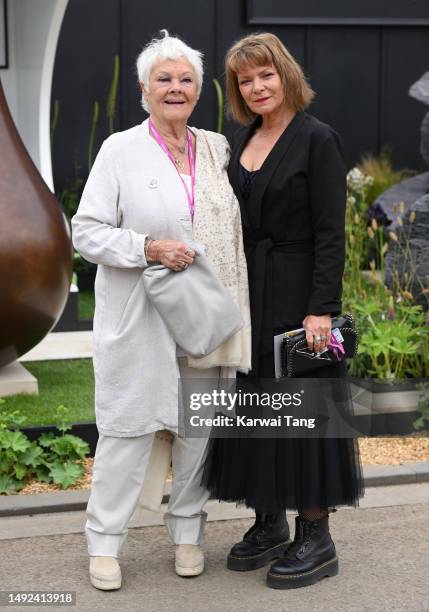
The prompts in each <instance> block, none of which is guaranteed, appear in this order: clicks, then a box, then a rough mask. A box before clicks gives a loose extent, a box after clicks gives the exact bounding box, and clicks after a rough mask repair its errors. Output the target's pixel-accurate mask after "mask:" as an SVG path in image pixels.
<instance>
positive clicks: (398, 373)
mask: <svg viewBox="0 0 429 612" xmlns="http://www.w3.org/2000/svg"><path fill="white" fill-rule="evenodd" d="M398 176H401V175H397V177H398ZM347 178H348V197H347V209H346V264H345V272H344V285H343V287H344V291H343V304H344V311H346V312H352V313H353V315H354V317H355V320H356V326H357V329H358V331H359V334H360V342H359V350H358V354H357V355H356V357H355V358H354V359H353V360H351V361H350V362H349V372H350V374H352V375H353V376H362V377H367V376H373V377H376V378H379V379H400V378H409V377H416V378H425V377H427V376H428V375H429V325H428V323H429V319H428V315H427V314H426V312H425V311H424V309H423V308H422V306H421V305H418V304H416V303H415V296H413V295H412V293H411V292H410V287H411V286H412V285H413V282H414V278H413V275H412V267H409V269H410V270H411V273H410V274H408V276H404V275H401V274H397V275H395V274H394V277H395V278H396V281H395V282H394V283H393V286H392V288H387V287H386V286H385V285H384V282H383V281H384V257H385V255H386V253H387V251H388V249H389V248H391V247H392V244H395V245H396V244H397V242H398V237H397V235H396V234H395V233H393V232H390V233H389V235H386V232H385V231H384V228H383V227H382V226H381V225H379V224H378V223H377V221H376V219H375V218H373V219H372V220H371V222H370V223H369V221H368V215H367V210H368V206H369V199H370V198H369V190H370V189H371V188H372V186H373V179H372V177H370V176H367V175H365V174H363V173H362V172H361V171H360V170H359V169H358V168H354V169H353V170H352V171H350V172H349V174H348V177H347ZM398 206H399V211H398V212H399V213H403V212H404V210H403V204H402V207H401V205H398ZM409 220H410V224H411V223H412V222H413V219H412V218H411V215H410V219H409ZM399 227H401V224H399ZM402 238H403V239H404V244H405V247H404V253H402V257H400V258H398V261H397V262H396V261H395V266H397V267H398V269H399V266H400V265H402V263H403V262H404V261H405V260H406V257H407V252H409V251H410V249H409V240H410V232H408V235H406V236H405V235H404V236H402ZM370 252H372V253H375V255H376V260H377V262H378V265H379V269H377V268H376V260H375V259H373V260H371V261H370V271H369V273H366V274H365V275H364V274H363V273H362V267H363V266H364V265H365V261H367V260H368V253H370Z"/></svg>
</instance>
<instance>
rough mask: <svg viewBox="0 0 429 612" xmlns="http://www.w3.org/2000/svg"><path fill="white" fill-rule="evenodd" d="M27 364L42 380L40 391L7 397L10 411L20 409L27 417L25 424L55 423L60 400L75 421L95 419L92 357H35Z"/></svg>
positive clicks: (39, 379) (40, 381)
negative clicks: (33, 393)
mask: <svg viewBox="0 0 429 612" xmlns="http://www.w3.org/2000/svg"><path fill="white" fill-rule="evenodd" d="M25 367H26V368H27V369H28V370H29V372H31V374H32V375H33V376H35V377H36V378H37V380H38V381H39V394H38V395H24V394H19V395H11V396H9V397H8V398H7V406H8V409H9V412H11V411H13V410H19V411H20V413H21V414H22V415H25V416H26V417H27V423H26V425H25V426H26V427H29V426H40V425H52V424H53V422H54V417H53V414H54V412H55V410H56V408H57V406H58V405H59V404H64V405H65V406H67V407H68V408H69V409H70V414H71V415H73V422H74V423H83V422H85V423H89V422H94V420H95V414H94V372H93V366H92V361H91V359H68V360H62V359H58V360H55V361H33V362H26V364H25ZM1 410H2V407H1V406H0V412H1ZM20 426H21V425H20ZM20 426H19V427H20ZM19 427H18V428H19Z"/></svg>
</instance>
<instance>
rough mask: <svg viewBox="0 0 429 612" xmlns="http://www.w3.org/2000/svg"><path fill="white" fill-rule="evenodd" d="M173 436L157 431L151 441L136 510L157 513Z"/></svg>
mask: <svg viewBox="0 0 429 612" xmlns="http://www.w3.org/2000/svg"><path fill="white" fill-rule="evenodd" d="M173 440H174V435H173V434H172V433H171V431H167V430H166V429H164V430H162V431H157V432H156V434H155V437H154V440H153V444H152V450H151V452H150V457H149V462H148V465H147V468H146V475H145V478H144V482H143V486H142V489H141V492H140V497H139V500H138V504H137V510H138V511H142V510H151V511H152V512H157V511H159V509H160V507H161V503H162V498H163V496H164V486H165V481H166V480H167V476H168V472H169V470H170V466H171V447H172V444H173Z"/></svg>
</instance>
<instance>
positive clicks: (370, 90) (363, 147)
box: [307, 27, 380, 165]
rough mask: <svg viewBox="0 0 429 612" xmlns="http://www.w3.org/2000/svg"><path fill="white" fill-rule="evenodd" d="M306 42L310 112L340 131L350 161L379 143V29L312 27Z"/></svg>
mask: <svg viewBox="0 0 429 612" xmlns="http://www.w3.org/2000/svg"><path fill="white" fill-rule="evenodd" d="M307 45H308V75H309V77H310V82H311V85H312V87H313V89H314V90H315V91H316V97H315V99H314V102H313V104H312V107H311V112H312V113H313V114H314V115H316V117H318V118H319V119H321V120H322V121H325V122H326V123H329V124H330V125H332V127H333V128H334V129H336V130H337V131H338V132H339V134H340V135H341V136H342V138H343V143H344V150H345V154H346V159H347V162H348V164H349V165H351V164H352V163H353V162H354V161H355V160H356V159H359V157H360V155H361V153H363V152H366V151H375V150H377V147H378V103H379V99H378V82H379V76H380V73H379V65H378V61H377V57H378V47H379V30H378V28H371V29H366V30H362V29H361V28H339V27H326V28H316V27H310V28H309V35H308V38H307Z"/></svg>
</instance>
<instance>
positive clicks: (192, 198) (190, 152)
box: [149, 118, 195, 222]
mask: <svg viewBox="0 0 429 612" xmlns="http://www.w3.org/2000/svg"><path fill="white" fill-rule="evenodd" d="M149 130H150V131H151V132H152V134H153V136H154V138H155V140H156V142H157V143H158V144H159V146H160V147H161V149H162V150H163V151H164V153H166V154H167V155H168V157H169V158H170V160H171V162H172V164H173V166H174V167H175V168H176V170H177V174H178V175H179V178H180V180H181V181H182V184H183V187H184V188H185V191H186V195H187V197H188V206H189V214H190V215H191V220H192V222H194V209H195V203H194V202H195V158H194V152H193V150H192V137H191V134H190V133H189V130H187V140H188V157H189V167H190V169H191V189H192V193H189V189H188V186H187V184H186V182H185V180H184V179H183V177H182V175H181V174H180V172H179V168H178V167H177V165H176V163H175V161H174V157H173V156H172V154H171V151H170V149H169V148H168V147H167V145H166V144H165V142H164V139H163V138H162V136H161V134H160V133H159V132H158V130H157V129H156V127H155V126H154V124H153V121H152V119H150V118H149Z"/></svg>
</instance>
